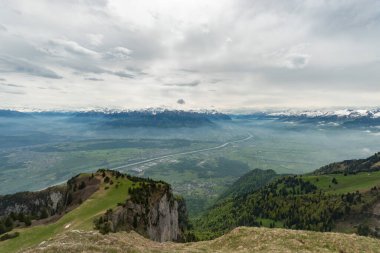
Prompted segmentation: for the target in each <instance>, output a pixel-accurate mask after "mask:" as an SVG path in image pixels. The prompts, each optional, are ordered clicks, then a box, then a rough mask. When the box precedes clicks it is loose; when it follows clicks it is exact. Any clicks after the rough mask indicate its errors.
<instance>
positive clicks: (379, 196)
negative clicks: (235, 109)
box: [193, 158, 380, 239]
mask: <svg viewBox="0 0 380 253" xmlns="http://www.w3.org/2000/svg"><path fill="white" fill-rule="evenodd" d="M369 160H371V158H369ZM245 177H246V176H243V177H242V178H241V179H239V181H243V182H244V181H245V182H246V183H247V186H245V187H248V188H249V182H248V181H246V180H245V179H244V178H245ZM247 178H249V176H248V177H247ZM251 184H252V189H255V187H256V186H257V182H256V181H255V180H253V181H252V182H251ZM378 204H379V206H380V171H376V172H372V173H368V172H361V173H357V174H350V175H344V174H324V175H314V174H312V175H291V176H282V177H279V178H277V179H274V180H272V181H270V182H269V183H268V184H266V185H265V186H263V187H260V188H256V190H254V191H252V192H250V193H248V194H244V193H242V194H235V195H233V197H229V198H228V197H227V198H224V199H221V200H220V201H219V202H217V204H215V205H214V206H213V207H211V208H210V209H209V210H207V211H206V212H205V213H204V214H203V215H202V216H201V217H200V218H198V219H196V220H194V222H193V223H194V224H193V225H194V233H195V234H196V236H197V238H199V239H210V238H215V237H216V236H220V235H222V234H223V233H225V232H227V231H229V230H231V229H233V228H235V227H238V226H264V227H280V228H291V229H304V230H313V231H324V232H326V231H340V232H349V233H353V232H357V233H359V234H363V235H372V236H376V237H380V233H379V228H380V219H379V216H378V215H377V209H378V208H377V207H376V206H377V205H378ZM347 221H349V222H347Z"/></svg>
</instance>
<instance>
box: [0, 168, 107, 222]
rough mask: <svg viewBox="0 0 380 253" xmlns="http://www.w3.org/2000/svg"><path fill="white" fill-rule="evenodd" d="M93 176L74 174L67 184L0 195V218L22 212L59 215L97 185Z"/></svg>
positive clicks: (42, 215) (37, 215)
mask: <svg viewBox="0 0 380 253" xmlns="http://www.w3.org/2000/svg"><path fill="white" fill-rule="evenodd" d="M99 183H100V181H99V180H98V179H96V178H94V177H91V176H90V177H87V176H86V177H83V176H79V175H78V176H76V177H73V178H71V179H70V180H69V181H68V182H67V184H64V185H58V186H52V187H49V188H47V189H44V190H41V191H36V192H18V193H15V194H8V195H3V196H1V195H0V218H1V217H7V216H9V215H11V214H23V215H28V216H31V217H32V218H33V219H41V218H47V217H49V216H53V215H59V214H61V213H63V212H64V211H68V210H70V209H72V207H73V206H75V205H78V204H80V203H81V202H82V201H84V200H85V199H87V198H88V197H89V196H90V195H91V194H92V193H93V192H95V191H96V190H97V189H98V187H99Z"/></svg>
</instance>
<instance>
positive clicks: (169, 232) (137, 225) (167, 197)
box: [95, 180, 187, 242]
mask: <svg viewBox="0 0 380 253" xmlns="http://www.w3.org/2000/svg"><path fill="white" fill-rule="evenodd" d="M95 227H96V228H97V229H99V230H100V231H101V232H102V233H108V232H118V231H131V230H134V231H136V232H138V233H139V234H141V235H143V236H145V237H147V238H150V239H152V240H154V241H160V242H163V241H184V240H186V235H185V231H186V229H187V211H186V205H185V202H184V200H183V199H182V198H180V197H176V196H174V195H173V193H172V189H171V187H170V185H168V184H166V183H164V182H156V181H152V180H145V181H143V182H142V183H141V182H135V183H134V186H133V187H132V188H130V189H129V197H128V198H127V199H126V201H125V202H124V203H119V204H118V206H117V207H116V208H114V209H109V210H107V212H106V213H105V214H104V215H102V216H101V217H99V218H98V219H97V220H95Z"/></svg>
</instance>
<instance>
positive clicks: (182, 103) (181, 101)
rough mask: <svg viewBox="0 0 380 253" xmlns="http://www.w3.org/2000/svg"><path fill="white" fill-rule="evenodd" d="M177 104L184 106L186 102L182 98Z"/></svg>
mask: <svg viewBox="0 0 380 253" xmlns="http://www.w3.org/2000/svg"><path fill="white" fill-rule="evenodd" d="M177 104H180V105H184V104H186V102H185V100H183V99H182V98H180V99H178V100H177Z"/></svg>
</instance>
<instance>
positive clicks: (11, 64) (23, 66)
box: [0, 56, 62, 79]
mask: <svg viewBox="0 0 380 253" xmlns="http://www.w3.org/2000/svg"><path fill="white" fill-rule="evenodd" d="M0 72H16V73H25V74H29V75H33V76H40V77H46V78H52V79H61V78H62V77H61V76H59V75H58V74H57V73H55V72H54V71H52V70H50V69H48V68H45V67H42V66H39V65H37V64H34V63H31V62H29V61H27V60H23V59H17V58H13V57H7V56H0Z"/></svg>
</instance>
